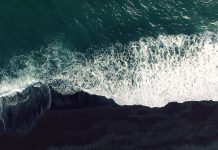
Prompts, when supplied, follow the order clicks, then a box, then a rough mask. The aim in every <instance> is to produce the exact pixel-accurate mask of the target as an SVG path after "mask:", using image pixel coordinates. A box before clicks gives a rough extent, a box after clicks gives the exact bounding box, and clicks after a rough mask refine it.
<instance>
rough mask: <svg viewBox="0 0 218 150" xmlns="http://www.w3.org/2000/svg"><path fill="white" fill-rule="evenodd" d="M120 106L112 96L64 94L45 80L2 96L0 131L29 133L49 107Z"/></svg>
mask: <svg viewBox="0 0 218 150" xmlns="http://www.w3.org/2000/svg"><path fill="white" fill-rule="evenodd" d="M106 105H111V106H117V104H116V103H115V102H114V101H113V100H112V99H107V98H105V97H102V96H96V95H90V94H88V93H85V92H82V91H81V92H78V93H75V94H73V95H62V94H60V93H58V92H56V91H55V90H54V89H52V88H51V87H48V86H46V85H44V84H42V83H37V84H34V85H32V86H30V87H28V88H26V89H25V90H24V91H22V92H17V93H15V94H14V95H8V96H3V97H0V133H11V134H26V133H28V132H29V131H31V129H32V128H34V127H35V126H36V125H37V123H38V121H39V119H40V118H41V117H42V116H43V115H44V114H45V113H46V112H47V111H48V110H64V109H78V108H91V107H98V106H106Z"/></svg>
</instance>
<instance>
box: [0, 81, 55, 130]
mask: <svg viewBox="0 0 218 150" xmlns="http://www.w3.org/2000/svg"><path fill="white" fill-rule="evenodd" d="M0 101H1V104H2V105H1V124H0V132H3V133H16V134H25V133H28V132H29V131H30V130H31V129H32V128H33V127H35V125H36V123H37V122H38V120H39V119H40V118H41V117H42V116H43V115H44V113H45V112H46V111H47V110H49V108H50V105H51V97H50V89H49V87H48V86H45V85H43V84H41V83H37V84H34V85H32V86H30V87H28V88H26V89H25V90H24V91H23V92H21V93H16V94H15V95H13V96H6V97H1V98H0Z"/></svg>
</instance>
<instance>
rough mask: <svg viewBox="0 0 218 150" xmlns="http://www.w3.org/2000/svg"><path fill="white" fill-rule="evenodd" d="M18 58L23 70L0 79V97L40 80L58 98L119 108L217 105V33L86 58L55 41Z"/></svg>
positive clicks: (148, 41)
mask: <svg viewBox="0 0 218 150" xmlns="http://www.w3.org/2000/svg"><path fill="white" fill-rule="evenodd" d="M38 55H40V57H37V59H36V56H38ZM39 58H40V60H39ZM17 60H18V59H17V58H16V57H15V58H14V59H13V60H12V61H11V64H13V65H14V64H15V63H17ZM19 60H22V66H23V68H22V69H18V70H17V74H18V77H17V79H14V80H11V82H10V83H9V82H8V81H10V80H7V81H4V80H3V81H2V82H1V85H0V87H1V88H0V93H5V91H10V90H11V89H20V87H23V85H27V84H30V83H32V82H34V81H41V82H43V83H47V84H49V85H51V86H53V87H54V88H55V89H56V90H58V91H59V92H61V93H63V94H69V93H73V92H74V91H75V90H84V91H87V92H89V93H92V94H97V95H103V96H106V97H108V98H113V99H115V101H116V102H117V103H119V104H121V105H124V104H127V105H131V104H142V105H146V106H151V107H156V106H157V107H161V106H164V105H166V104H167V103H169V102H171V101H178V102H184V101H188V100H215V101H218V35H217V33H211V32H205V33H202V34H199V35H190V36H188V35H160V36H159V37H158V38H142V39H140V40H139V41H135V42H130V43H129V44H128V45H122V44H119V43H116V44H115V45H112V46H109V47H106V48H102V49H99V50H96V52H95V53H93V56H92V57H91V58H90V57H89V58H88V57H85V56H84V55H82V54H81V53H78V52H73V51H70V50H68V49H65V48H64V47H63V45H61V44H60V43H57V42H56V43H53V44H51V45H50V46H49V47H48V48H47V49H45V50H41V52H39V53H37V54H36V53H33V54H31V55H29V56H23V57H20V58H19ZM36 60H37V61H36ZM13 65H12V66H13ZM15 68H16V67H15ZM24 74H25V75H26V76H25V77H26V78H27V76H28V78H29V80H27V82H26V83H25V82H23V81H25V80H24V79H21V77H23V76H24ZM9 79H10V78H9ZM20 81H22V82H20ZM13 86H14V87H13ZM24 87H25V86H24Z"/></svg>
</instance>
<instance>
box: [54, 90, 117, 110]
mask: <svg viewBox="0 0 218 150" xmlns="http://www.w3.org/2000/svg"><path fill="white" fill-rule="evenodd" d="M50 89H51V98H52V104H51V108H50V109H51V110H64V109H78V108H93V107H99V106H118V105H117V104H116V103H115V102H114V100H112V99H107V98H105V97H103V96H97V95H91V94H88V93H86V92H83V91H80V92H77V93H75V94H72V95H62V94H60V93H58V92H56V91H55V90H54V89H52V88H50Z"/></svg>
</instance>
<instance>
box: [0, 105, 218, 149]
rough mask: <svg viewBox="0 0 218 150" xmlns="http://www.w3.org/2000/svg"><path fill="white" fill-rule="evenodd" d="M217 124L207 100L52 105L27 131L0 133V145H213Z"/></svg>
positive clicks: (217, 134)
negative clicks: (78, 106)
mask: <svg viewBox="0 0 218 150" xmlns="http://www.w3.org/2000/svg"><path fill="white" fill-rule="evenodd" d="M217 127H218V103H217V102H212V101H201V102H185V103H182V104H180V103H176V102H175V103H170V104H168V105H167V106H165V107H163V108H149V107H144V106H118V107H114V106H102V107H95V108H91V109H90V108H83V109H71V110H61V111H60V110H58V111H56V110H52V111H49V112H48V113H46V115H45V116H44V117H43V119H42V120H41V121H40V122H39V123H38V125H37V127H36V128H34V129H33V130H32V131H31V132H30V133H29V134H28V135H27V136H24V137H17V136H0V149H3V150H14V149H16V150H17V149H21V150H30V149H37V150H71V149H72V150H74V149H76V150H90V149H101V150H111V149H114V150H135V149H136V150H216V149H217V147H218V142H217V141H218V130H217ZM11 143H14V144H13V145H12V144H11ZM15 145H16V146H15Z"/></svg>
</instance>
